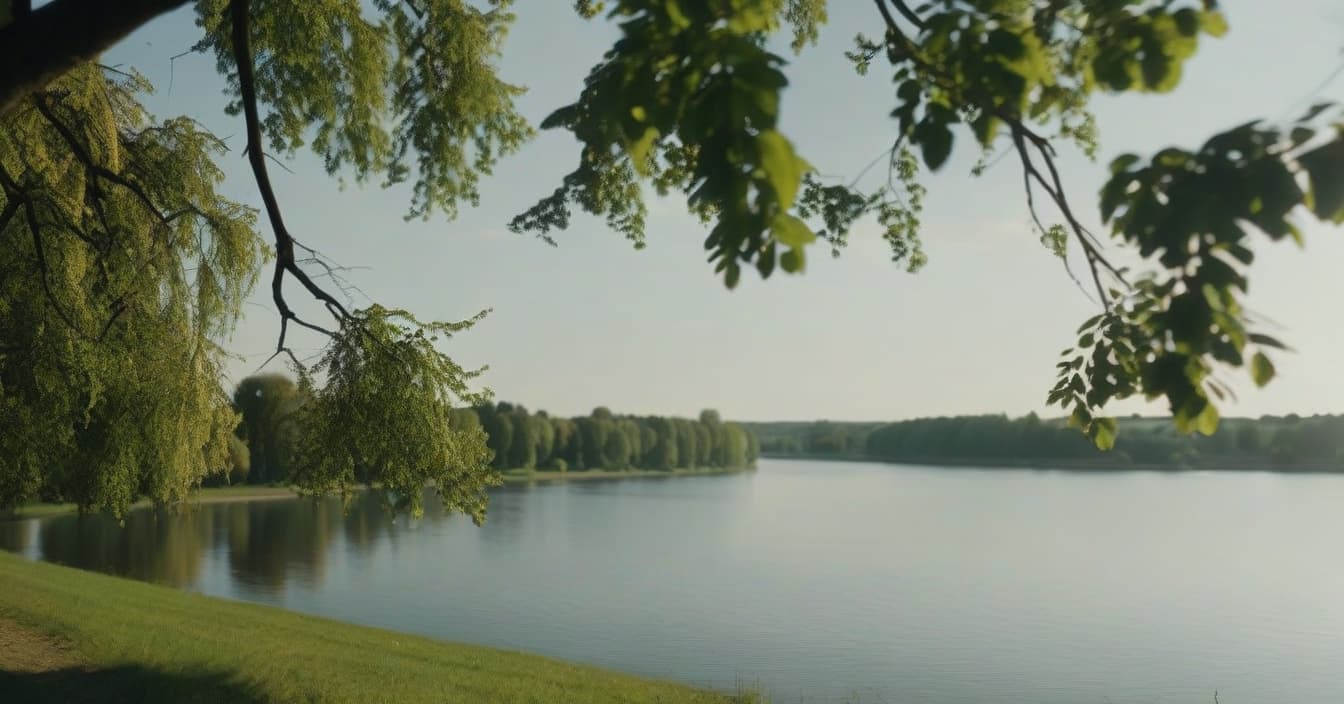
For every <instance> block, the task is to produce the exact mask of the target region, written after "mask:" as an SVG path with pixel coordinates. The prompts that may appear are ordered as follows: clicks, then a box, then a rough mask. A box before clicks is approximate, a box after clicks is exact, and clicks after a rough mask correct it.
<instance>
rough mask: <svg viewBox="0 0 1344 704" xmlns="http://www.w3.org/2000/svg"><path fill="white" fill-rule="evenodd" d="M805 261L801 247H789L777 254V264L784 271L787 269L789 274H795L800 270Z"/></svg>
mask: <svg viewBox="0 0 1344 704" xmlns="http://www.w3.org/2000/svg"><path fill="white" fill-rule="evenodd" d="M806 261H807V260H806V258H805V257H804V255H803V250H801V249H790V250H789V251H787V252H785V253H783V254H781V255H779V265H780V266H781V267H783V268H784V271H787V272H789V273H790V274H796V273H798V272H800V271H802V270H803V266H804V265H805V264H806Z"/></svg>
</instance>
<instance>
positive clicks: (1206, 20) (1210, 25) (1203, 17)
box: [1199, 10, 1227, 37]
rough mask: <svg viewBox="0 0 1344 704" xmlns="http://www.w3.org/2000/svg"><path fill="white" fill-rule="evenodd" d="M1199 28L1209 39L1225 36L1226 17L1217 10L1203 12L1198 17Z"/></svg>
mask: <svg viewBox="0 0 1344 704" xmlns="http://www.w3.org/2000/svg"><path fill="white" fill-rule="evenodd" d="M1199 26H1200V28H1201V29H1203V30H1204V33H1205V34H1207V35H1209V36H1211V37H1221V36H1223V35H1224V34H1227V17H1225V16H1223V13H1221V12H1219V11H1217V10H1205V11H1204V12H1201V13H1200V15H1199Z"/></svg>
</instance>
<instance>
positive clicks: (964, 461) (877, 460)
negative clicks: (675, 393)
mask: <svg viewBox="0 0 1344 704" xmlns="http://www.w3.org/2000/svg"><path fill="white" fill-rule="evenodd" d="M760 458H761V459H763V460H784V461H800V460H811V461H817V462H867V463H869V464H885V465H896V466H903V467H938V468H943V469H1027V470H1039V471H1043V472H1079V473H1096V472H1160V473H1163V474H1178V473H1182V472H1264V473H1267V474H1344V466H1329V465H1278V466H1275V465H1266V464H1263V463H1252V462H1247V463H1244V464H1241V465H1237V464H1234V463H1227V462H1225V463H1221V464H1217V465H1209V466H1199V465H1174V464H1155V463H1151V462H1128V463H1119V462H1111V461H1107V460H1098V461H1092V462H1089V461H1087V460H1061V459H1022V458H1013V459H1001V460H995V459H992V458H983V457H981V458H974V459H972V458H966V457H930V458H911V459H890V458H885V457H867V456H856V455H846V456H837V455H814V454H788V455H782V454H774V453H761V457H760Z"/></svg>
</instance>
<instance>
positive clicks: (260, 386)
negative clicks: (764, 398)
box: [207, 374, 759, 484]
mask: <svg viewBox="0 0 1344 704" xmlns="http://www.w3.org/2000/svg"><path fill="white" fill-rule="evenodd" d="M304 403H305V398H304V395H303V391H302V389H301V388H300V387H299V386H297V385H296V384H295V383H294V382H293V380H291V379H290V378H289V377H286V376H284V375H281V374H260V375H257V376H251V377H248V378H246V379H244V380H243V381H242V382H240V383H239V384H238V387H237V389H236V390H235V391H234V395H233V404H234V409H235V410H236V411H238V413H240V414H241V415H242V423H241V424H239V426H238V429H237V432H236V434H235V435H236V437H235V438H234V439H233V442H232V448H231V454H232V458H231V460H232V465H233V468H232V469H231V470H230V471H229V472H228V473H227V474H218V475H214V476H212V477H211V478H210V480H209V481H208V482H207V483H208V484H224V483H230V484H239V483H248V484H277V483H283V482H286V481H288V480H289V477H290V475H291V467H292V463H293V456H294V447H295V441H296V439H297V438H298V437H299V434H301V433H303V432H304V430H303V421H302V418H303V414H302V413H300V412H299V411H300V410H301V409H302V408H303V405H304ZM449 427H450V428H453V429H455V430H470V429H472V428H479V429H481V430H482V431H484V432H485V434H486V438H487V441H486V443H487V445H488V446H489V447H490V449H491V451H493V453H494V455H493V459H492V460H491V465H492V466H493V467H494V468H495V469H499V470H543V471H559V472H566V471H571V470H573V471H586V470H603V471H628V470H636V469H644V470H658V471H673V470H679V469H682V470H685V469H744V468H747V467H750V466H752V465H754V464H755V462H756V456H757V454H758V449H759V447H758V443H757V441H756V437H755V436H754V435H752V434H751V433H749V432H747V431H746V430H745V429H744V428H743V426H741V425H739V424H737V423H733V422H730V421H724V420H723V419H721V418H720V417H719V412H718V411H715V410H705V411H701V413H700V417H699V418H696V419H689V418H671V417H664V416H636V415H617V414H615V413H612V412H611V410H609V409H608V408H606V407H604V406H599V407H598V408H595V409H593V412H592V413H590V414H589V415H587V416H579V417H574V418H561V417H556V416H551V415H549V414H547V413H546V411H536V412H532V411H529V410H528V409H527V408H525V407H524V406H522V405H519V404H514V403H507V402H499V403H486V404H483V405H479V406H475V407H472V408H457V409H453V410H452V411H451V415H450V416H449ZM356 473H357V474H359V473H360V472H359V470H356ZM357 479H359V480H360V481H364V480H365V479H366V477H363V476H359V477H357Z"/></svg>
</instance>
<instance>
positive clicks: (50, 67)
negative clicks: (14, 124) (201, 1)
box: [0, 0, 187, 115]
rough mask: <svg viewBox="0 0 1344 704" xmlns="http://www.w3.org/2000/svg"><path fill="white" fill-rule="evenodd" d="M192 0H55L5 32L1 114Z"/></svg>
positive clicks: (0, 47)
mask: <svg viewBox="0 0 1344 704" xmlns="http://www.w3.org/2000/svg"><path fill="white" fill-rule="evenodd" d="M185 4H187V0H52V1H51V2H49V3H47V4H45V5H43V6H41V7H39V8H37V9H36V10H33V11H32V12H30V13H28V14H27V15H24V16H17V15H16V17H15V19H14V20H13V21H12V22H10V23H9V24H8V25H6V26H4V27H3V28H0V66H3V67H4V70H3V71H0V115H3V114H4V113H7V112H9V110H10V109H11V108H13V107H14V106H16V105H18V104H19V103H20V102H21V101H22V100H23V99H24V97H26V96H27V95H29V94H30V93H32V92H34V91H37V90H40V89H42V88H43V87H44V86H46V85H47V84H48V83H50V82H51V81H52V80H54V79H56V78H57V77H59V76H61V75H62V74H64V73H65V72H67V71H69V70H70V69H72V68H74V67H75V66H77V65H79V64H80V63H82V62H85V61H91V60H93V59H94V58H95V57H97V56H98V54H100V53H102V52H103V51H106V50H107V49H108V48H109V47H111V46H112V45H113V44H115V43H117V42H118V41H120V40H121V39H123V38H125V37H126V35H128V34H130V33H131V32H133V31H135V30H136V29H138V28H140V27H141V26H143V25H144V24H145V23H147V22H149V21H150V20H152V19H154V18H155V17H158V16H159V15H161V14H163V13H165V12H167V11H169V10H173V9H176V8H178V7H181V6H182V5H185Z"/></svg>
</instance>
